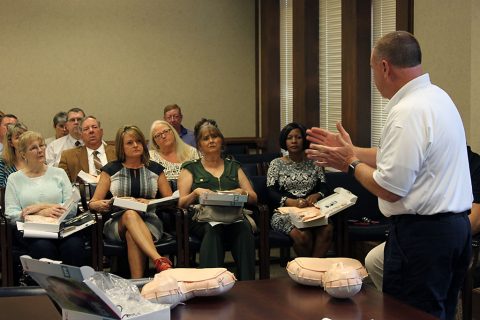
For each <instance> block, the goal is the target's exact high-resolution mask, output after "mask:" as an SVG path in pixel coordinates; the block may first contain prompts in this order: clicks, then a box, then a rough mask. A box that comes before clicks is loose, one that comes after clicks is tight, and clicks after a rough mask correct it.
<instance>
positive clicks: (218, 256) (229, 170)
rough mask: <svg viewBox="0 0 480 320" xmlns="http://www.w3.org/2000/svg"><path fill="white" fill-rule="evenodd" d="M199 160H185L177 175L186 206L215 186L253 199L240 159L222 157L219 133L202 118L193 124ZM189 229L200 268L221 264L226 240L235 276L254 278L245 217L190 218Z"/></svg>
mask: <svg viewBox="0 0 480 320" xmlns="http://www.w3.org/2000/svg"><path fill="white" fill-rule="evenodd" d="M195 140H196V142H197V148H198V150H199V151H200V152H201V153H202V158H201V159H200V160H193V161H189V162H185V163H184V164H183V165H182V171H181V172H180V176H179V177H178V191H179V192H180V199H179V201H178V205H179V206H180V207H183V208H186V207H188V206H189V205H191V204H194V203H197V202H198V198H199V196H200V195H202V194H204V193H211V192H215V191H219V190H229V191H233V192H234V193H238V194H246V195H247V202H248V203H249V204H256V203H257V194H256V193H255V191H254V190H253V188H252V186H251V184H250V181H249V180H248V178H247V176H246V175H245V173H244V172H243V170H242V169H241V168H240V163H238V162H237V161H235V160H231V159H224V158H222V148H223V143H224V139H223V135H222V133H221V131H220V129H219V128H218V127H217V124H216V122H215V121H214V120H209V119H202V120H200V121H199V122H198V123H197V124H196V125H195ZM191 232H192V233H193V234H195V235H196V236H198V237H199V238H201V239H202V244H201V247H200V268H212V267H220V266H222V265H223V260H224V256H225V247H224V245H225V244H226V243H229V244H230V245H231V248H232V255H233V258H234V260H235V263H236V265H237V277H238V279H239V280H254V279H255V240H254V236H253V232H252V229H251V226H250V224H249V222H248V221H247V219H243V220H242V221H239V222H234V223H229V224H227V223H219V222H198V221H192V224H191Z"/></svg>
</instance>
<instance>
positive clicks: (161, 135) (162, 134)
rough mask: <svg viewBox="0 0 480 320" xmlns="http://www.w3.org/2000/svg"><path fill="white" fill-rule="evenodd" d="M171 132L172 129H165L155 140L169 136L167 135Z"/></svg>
mask: <svg viewBox="0 0 480 320" xmlns="http://www.w3.org/2000/svg"><path fill="white" fill-rule="evenodd" d="M171 131H172V129H165V130H163V131H161V132H158V133H156V134H155V135H154V136H153V139H158V138H160V137H162V138H163V136H167V134H169V133H170V132H171Z"/></svg>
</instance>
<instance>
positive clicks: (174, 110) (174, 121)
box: [163, 104, 196, 148]
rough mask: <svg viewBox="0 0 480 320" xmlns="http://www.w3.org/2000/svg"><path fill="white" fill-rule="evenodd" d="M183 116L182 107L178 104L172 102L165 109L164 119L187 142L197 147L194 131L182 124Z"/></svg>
mask: <svg viewBox="0 0 480 320" xmlns="http://www.w3.org/2000/svg"><path fill="white" fill-rule="evenodd" d="M182 118H183V115H182V109H180V107H179V106H178V105H177V104H170V105H168V106H166V107H165V108H164V109H163V120H165V121H167V122H168V123H170V125H171V126H172V127H174V128H175V130H177V132H178V135H179V136H180V138H182V140H183V141H184V142H185V143H186V144H189V145H191V146H192V147H194V148H196V144H195V137H194V135H193V131H192V130H188V129H187V128H185V127H184V126H182Z"/></svg>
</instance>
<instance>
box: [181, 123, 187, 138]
mask: <svg viewBox="0 0 480 320" xmlns="http://www.w3.org/2000/svg"><path fill="white" fill-rule="evenodd" d="M187 133H188V130H187V128H185V127H184V126H182V125H180V137H183V136H184V135H186V134H187Z"/></svg>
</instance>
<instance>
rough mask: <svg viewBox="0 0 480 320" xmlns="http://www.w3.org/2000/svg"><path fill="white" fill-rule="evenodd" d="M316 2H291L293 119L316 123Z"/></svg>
mask: <svg viewBox="0 0 480 320" xmlns="http://www.w3.org/2000/svg"><path fill="white" fill-rule="evenodd" d="M318 14H319V4H318V1H309V0H296V1H293V84H294V86H293V120H294V121H297V122H300V123H302V124H304V125H305V126H306V127H312V126H318V125H319V114H320V110H319V107H320V102H319V68H318V66H319V56H318V55H319V48H318V44H319V40H318V37H319V33H318V32H319V31H318V23H319V22H318Z"/></svg>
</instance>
